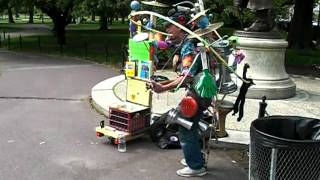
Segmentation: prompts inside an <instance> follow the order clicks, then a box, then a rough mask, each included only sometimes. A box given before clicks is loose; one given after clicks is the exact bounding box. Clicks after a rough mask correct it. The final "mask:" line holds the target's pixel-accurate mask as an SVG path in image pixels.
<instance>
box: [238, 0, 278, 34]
mask: <svg viewBox="0 0 320 180" xmlns="http://www.w3.org/2000/svg"><path fill="white" fill-rule="evenodd" d="M233 5H234V6H235V7H236V8H237V9H240V10H241V9H243V8H249V9H251V10H253V11H255V15H256V19H255V21H254V22H253V23H252V25H251V26H250V27H248V28H245V29H244V30H245V31H250V32H269V31H270V30H271V28H272V23H271V17H270V10H271V8H272V0H233Z"/></svg>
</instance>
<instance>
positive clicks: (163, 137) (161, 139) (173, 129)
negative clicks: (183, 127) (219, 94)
mask: <svg viewBox="0 0 320 180" xmlns="http://www.w3.org/2000/svg"><path fill="white" fill-rule="evenodd" d="M166 118H167V113H164V114H162V115H161V116H160V117H154V119H153V124H151V126H150V128H149V135H150V138H151V140H152V141H153V142H155V143H156V145H157V146H158V147H159V148H161V149H180V148H181V145H180V139H179V125H178V124H170V125H168V124H167V123H166ZM211 119H212V116H209V115H205V116H204V118H203V119H202V120H203V121H204V122H206V123H208V124H210V121H211ZM199 134H200V136H201V137H204V136H205V137H206V138H209V133H208V132H201V131H200V130H199ZM199 142H200V144H201V146H202V140H201V139H199Z"/></svg>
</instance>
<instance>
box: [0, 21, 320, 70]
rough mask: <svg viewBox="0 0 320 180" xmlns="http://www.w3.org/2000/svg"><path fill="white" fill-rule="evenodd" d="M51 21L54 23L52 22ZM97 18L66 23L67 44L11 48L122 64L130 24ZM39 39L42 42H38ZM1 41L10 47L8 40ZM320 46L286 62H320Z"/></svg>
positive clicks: (49, 38)
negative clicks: (102, 26)
mask: <svg viewBox="0 0 320 180" xmlns="http://www.w3.org/2000/svg"><path fill="white" fill-rule="evenodd" d="M47 23H48V25H50V26H52V24H51V23H50V22H47ZM21 24H22V22H21V23H16V24H3V23H1V21H0V27H1V29H4V30H5V31H6V32H8V31H11V32H14V31H19V28H20V27H21ZM98 29H99V24H98V23H96V22H86V23H82V24H70V25H68V26H67V32H66V39H67V44H66V45H65V46H63V47H60V46H59V45H57V43H56V39H55V37H54V36H53V35H45V36H29V37H22V41H21V43H20V39H19V38H14V39H11V42H10V49H11V50H14V51H27V52H36V53H45V54H54V55H64V56H72V57H79V58H84V59H87V60H91V61H95V62H98V63H107V64H110V63H111V64H120V63H122V60H123V49H124V48H123V46H124V45H126V44H127V42H128V38H129V33H128V24H127V23H125V24H122V23H121V22H120V21H116V22H114V23H113V25H112V26H110V29H109V30H107V31H101V30H98ZM233 31H234V29H232V28H226V27H224V28H221V29H220V30H219V32H220V33H221V34H227V35H229V36H230V35H232V34H233ZM39 42H40V44H39ZM2 45H5V46H7V47H8V41H7V40H6V41H3V42H2ZM319 57H320V50H319V49H318V50H309V51H302V50H291V49H288V50H287V51H286V65H302V64H303V65H312V64H317V65H319V64H320V58H319Z"/></svg>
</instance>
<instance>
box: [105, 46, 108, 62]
mask: <svg viewBox="0 0 320 180" xmlns="http://www.w3.org/2000/svg"><path fill="white" fill-rule="evenodd" d="M105 50H106V62H108V56H109V47H108V44H106V45H105Z"/></svg>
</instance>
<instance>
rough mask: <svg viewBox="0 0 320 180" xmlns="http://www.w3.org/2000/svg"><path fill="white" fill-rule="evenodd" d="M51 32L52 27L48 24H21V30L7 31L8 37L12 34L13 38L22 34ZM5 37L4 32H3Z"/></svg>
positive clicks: (33, 34)
mask: <svg viewBox="0 0 320 180" xmlns="http://www.w3.org/2000/svg"><path fill="white" fill-rule="evenodd" d="M50 33H51V27H50V26H48V25H46V24H21V25H20V26H19V31H15V32H9V33H6V34H5V36H6V38H7V37H8V35H10V37H11V38H13V37H19V36H20V35H21V36H35V35H40V36H41V35H46V34H50ZM1 36H2V37H1V38H3V34H1Z"/></svg>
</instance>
